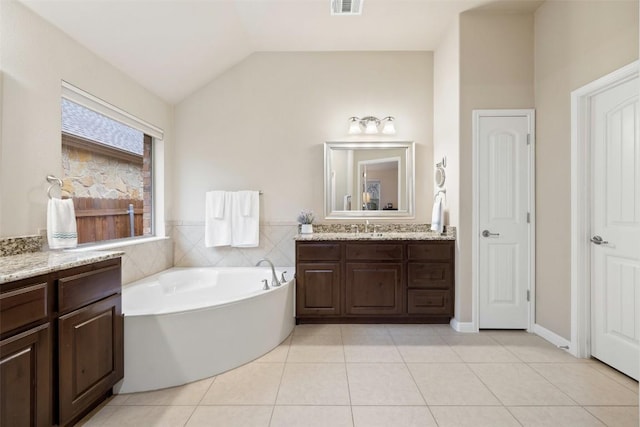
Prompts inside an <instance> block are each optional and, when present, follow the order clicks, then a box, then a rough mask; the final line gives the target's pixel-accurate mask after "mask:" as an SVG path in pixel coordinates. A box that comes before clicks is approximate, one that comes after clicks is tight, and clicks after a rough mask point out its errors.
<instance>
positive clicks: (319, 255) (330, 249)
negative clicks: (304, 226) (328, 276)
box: [296, 243, 340, 261]
mask: <svg viewBox="0 0 640 427" xmlns="http://www.w3.org/2000/svg"><path fill="white" fill-rule="evenodd" d="M296 258H297V259H298V260H300V261H338V260H340V244H339V243H298V244H297V245H296Z"/></svg>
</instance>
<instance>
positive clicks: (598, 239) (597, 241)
mask: <svg viewBox="0 0 640 427" xmlns="http://www.w3.org/2000/svg"><path fill="white" fill-rule="evenodd" d="M591 241H592V242H593V243H595V244H596V245H606V244H607V243H609V242H607V241H606V240H602V237H600V236H593V237H592V238H591Z"/></svg>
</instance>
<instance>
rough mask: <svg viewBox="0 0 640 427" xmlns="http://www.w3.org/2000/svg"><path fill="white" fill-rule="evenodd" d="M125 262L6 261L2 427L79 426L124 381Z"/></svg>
mask: <svg viewBox="0 0 640 427" xmlns="http://www.w3.org/2000/svg"><path fill="white" fill-rule="evenodd" d="M119 256H120V254H119V253H107V254H105V253H99V252H95V253H92V254H88V253H79V254H70V253H62V252H51V253H47V252H40V253H34V254H24V255H17V256H11V257H2V258H0V271H1V272H2V273H1V274H0V369H1V371H0V400H1V401H0V405H1V408H2V411H1V412H0V425H3V426H5V425H6V426H23V425H24V426H51V425H60V426H66V425H72V424H73V423H74V422H76V421H77V420H78V419H79V418H80V417H82V416H83V415H84V414H86V413H87V412H88V411H89V410H91V409H92V408H93V407H95V406H96V405H97V404H98V403H99V402H100V401H102V400H103V399H104V398H106V397H107V396H109V395H110V394H111V390H112V387H113V386H114V385H115V384H116V382H118V381H119V380H120V379H122V378H123V375H124V363H123V321H122V310H121V266H120V258H119ZM21 264H24V265H21Z"/></svg>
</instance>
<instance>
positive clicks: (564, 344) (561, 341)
mask: <svg viewBox="0 0 640 427" xmlns="http://www.w3.org/2000/svg"><path fill="white" fill-rule="evenodd" d="M531 331H532V332H533V333H534V334H536V335H538V336H540V337H541V338H544V339H545V340H547V341H549V342H550V343H551V344H553V345H555V346H556V347H559V348H562V349H563V350H566V351H568V352H569V353H571V354H573V352H572V351H571V350H572V349H571V342H570V341H569V340H567V339H565V338H563V337H561V336H560V335H558V334H556V333H555V332H552V331H550V330H548V329H547V328H545V327H543V326H540V325H538V324H537V323H536V324H534V325H533V328H532V330H531Z"/></svg>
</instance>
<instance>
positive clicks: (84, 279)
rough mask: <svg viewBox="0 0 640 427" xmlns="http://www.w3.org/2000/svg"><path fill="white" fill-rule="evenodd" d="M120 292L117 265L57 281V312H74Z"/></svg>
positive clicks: (118, 267)
mask: <svg viewBox="0 0 640 427" xmlns="http://www.w3.org/2000/svg"><path fill="white" fill-rule="evenodd" d="M120 290H121V283H120V265H119V263H118V264H112V265H107V266H104V267H102V268H99V269H97V270H92V271H87V272H84V273H79V274H75V275H73V276H69V277H64V278H61V279H58V311H59V312H60V313H64V312H67V311H70V310H75V309H77V308H80V307H82V306H84V305H86V304H89V303H91V302H93V301H98V300H100V299H102V298H105V297H108V296H109V295H113V294H116V293H118V292H120Z"/></svg>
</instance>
